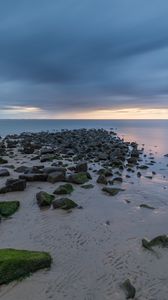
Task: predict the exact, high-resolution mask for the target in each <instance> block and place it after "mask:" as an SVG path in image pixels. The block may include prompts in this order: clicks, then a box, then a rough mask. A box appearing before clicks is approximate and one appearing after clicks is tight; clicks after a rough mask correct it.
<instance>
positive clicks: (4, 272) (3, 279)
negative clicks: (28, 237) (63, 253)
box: [0, 249, 52, 284]
mask: <svg viewBox="0 0 168 300" xmlns="http://www.w3.org/2000/svg"><path fill="white" fill-rule="evenodd" d="M51 261H52V259H51V256H50V254H48V253H46V252H38V251H27V250H16V249H0V284H5V283H9V282H11V281H13V280H16V279H20V278H23V277H26V276H29V275H30V274H31V273H33V272H36V271H37V270H40V269H43V268H49V267H50V265H51Z"/></svg>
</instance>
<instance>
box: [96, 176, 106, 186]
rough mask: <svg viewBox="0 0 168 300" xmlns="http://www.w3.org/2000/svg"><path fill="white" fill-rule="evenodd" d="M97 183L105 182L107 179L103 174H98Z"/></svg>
mask: <svg viewBox="0 0 168 300" xmlns="http://www.w3.org/2000/svg"><path fill="white" fill-rule="evenodd" d="M97 183H100V184H107V179H106V177H105V176H104V175H99V177H98V178H97Z"/></svg>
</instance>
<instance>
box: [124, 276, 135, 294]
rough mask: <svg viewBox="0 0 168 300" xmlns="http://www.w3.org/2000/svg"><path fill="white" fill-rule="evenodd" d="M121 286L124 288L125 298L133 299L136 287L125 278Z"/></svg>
mask: <svg viewBox="0 0 168 300" xmlns="http://www.w3.org/2000/svg"><path fill="white" fill-rule="evenodd" d="M122 287H123V289H124V290H125V293H126V299H134V298H135V294H136V289H135V287H134V286H133V285H132V283H131V281H130V280H129V279H127V280H125V281H124V282H123V284H122Z"/></svg>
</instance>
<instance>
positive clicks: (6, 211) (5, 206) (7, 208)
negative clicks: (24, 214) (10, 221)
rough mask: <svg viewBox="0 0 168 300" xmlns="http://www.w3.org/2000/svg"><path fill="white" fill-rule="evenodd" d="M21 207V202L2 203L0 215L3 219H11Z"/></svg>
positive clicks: (0, 204) (0, 203)
mask: <svg viewBox="0 0 168 300" xmlns="http://www.w3.org/2000/svg"><path fill="white" fill-rule="evenodd" d="M19 206H20V202H19V201H1V202H0V215H1V216H2V217H9V216H11V215H13V214H14V213H15V212H16V211H17V210H18V208H19Z"/></svg>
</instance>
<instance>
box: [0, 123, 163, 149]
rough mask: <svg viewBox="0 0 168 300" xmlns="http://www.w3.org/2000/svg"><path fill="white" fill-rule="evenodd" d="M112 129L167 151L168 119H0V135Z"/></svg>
mask: <svg viewBox="0 0 168 300" xmlns="http://www.w3.org/2000/svg"><path fill="white" fill-rule="evenodd" d="M78 128H104V129H107V130H110V129H113V130H114V131H116V132H117V133H118V134H119V135H120V136H121V137H123V138H124V139H125V140H127V141H136V142H137V143H140V144H145V145H146V146H147V147H148V148H149V147H150V146H151V147H157V148H158V153H160V154H165V153H168V120H0V136H2V137H4V136H5V135H7V134H14V133H21V132H23V131H28V132H39V131H51V132H54V131H59V130H61V129H78Z"/></svg>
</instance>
